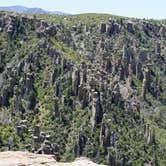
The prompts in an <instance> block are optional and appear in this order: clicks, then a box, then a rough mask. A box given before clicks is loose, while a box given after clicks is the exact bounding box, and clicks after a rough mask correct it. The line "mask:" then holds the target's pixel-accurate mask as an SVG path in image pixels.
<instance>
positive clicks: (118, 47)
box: [0, 12, 166, 166]
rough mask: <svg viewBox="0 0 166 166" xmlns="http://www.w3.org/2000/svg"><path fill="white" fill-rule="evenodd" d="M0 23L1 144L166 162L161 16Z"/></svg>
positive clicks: (69, 155)
mask: <svg viewBox="0 0 166 166" xmlns="http://www.w3.org/2000/svg"><path fill="white" fill-rule="evenodd" d="M43 19H45V20H47V21H44V20H43ZM0 30H1V32H0V36H1V37H0V72H1V73H0V87H1V88H0V110H1V111H0V123H1V129H0V148H1V150H6V149H9V150H18V149H19V150H25V149H26V150H29V151H30V152H35V153H45V154H54V155H55V157H56V159H57V160H61V161H64V160H65V161H69V160H73V159H74V158H75V157H79V156H87V157H89V158H91V159H92V160H94V161H96V162H98V163H103V164H108V165H111V166H114V165H145V164H151V165H165V164H166V153H165V152H166V139H165V136H166V114H165V109H166V66H165V65H166V64H165V62H166V47H165V46H166V26H165V25H164V24H162V22H159V21H152V20H151V21H148V20H136V19H129V18H121V17H115V16H111V15H97V14H87V15H76V16H48V15H42V16H41V15H40V16H37V18H36V17H34V18H31V17H24V16H21V15H14V14H13V15H12V14H9V13H5V12H1V13H0Z"/></svg>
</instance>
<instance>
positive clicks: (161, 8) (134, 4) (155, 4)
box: [0, 0, 166, 19]
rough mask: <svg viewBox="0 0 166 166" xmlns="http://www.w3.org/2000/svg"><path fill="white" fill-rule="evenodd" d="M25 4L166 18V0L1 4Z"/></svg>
mask: <svg viewBox="0 0 166 166" xmlns="http://www.w3.org/2000/svg"><path fill="white" fill-rule="evenodd" d="M11 5H23V6H27V7H40V8H43V9H45V10H52V11H62V12H66V13H71V14H77V13H110V14H114V15H121V16H128V17H137V18H153V19H163V18H166V0H0V6H11Z"/></svg>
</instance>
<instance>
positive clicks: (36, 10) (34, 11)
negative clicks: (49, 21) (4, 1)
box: [0, 5, 69, 15]
mask: <svg viewBox="0 0 166 166" xmlns="http://www.w3.org/2000/svg"><path fill="white" fill-rule="evenodd" d="M0 10H4V11H12V12H17V13H23V14H57V15H69V14H67V13H63V12H60V11H47V10H44V9H42V8H38V7H33V8H29V7H25V6H21V5H15V6H2V7H0Z"/></svg>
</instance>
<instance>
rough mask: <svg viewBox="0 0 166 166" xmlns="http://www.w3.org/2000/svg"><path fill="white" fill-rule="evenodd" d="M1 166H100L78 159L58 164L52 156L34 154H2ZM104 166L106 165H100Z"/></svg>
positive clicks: (8, 152) (0, 154) (84, 159)
mask: <svg viewBox="0 0 166 166" xmlns="http://www.w3.org/2000/svg"><path fill="white" fill-rule="evenodd" d="M0 166H99V165H98V164H95V163H93V162H92V161H90V160H89V159H88V158H85V157H81V158H77V159H76V160H75V161H74V162H72V163H59V162H56V160H55V159H54V157H53V156H52V155H45V154H33V153H29V152H12V151H7V152H1V153H0ZM100 166H104V165H100Z"/></svg>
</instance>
